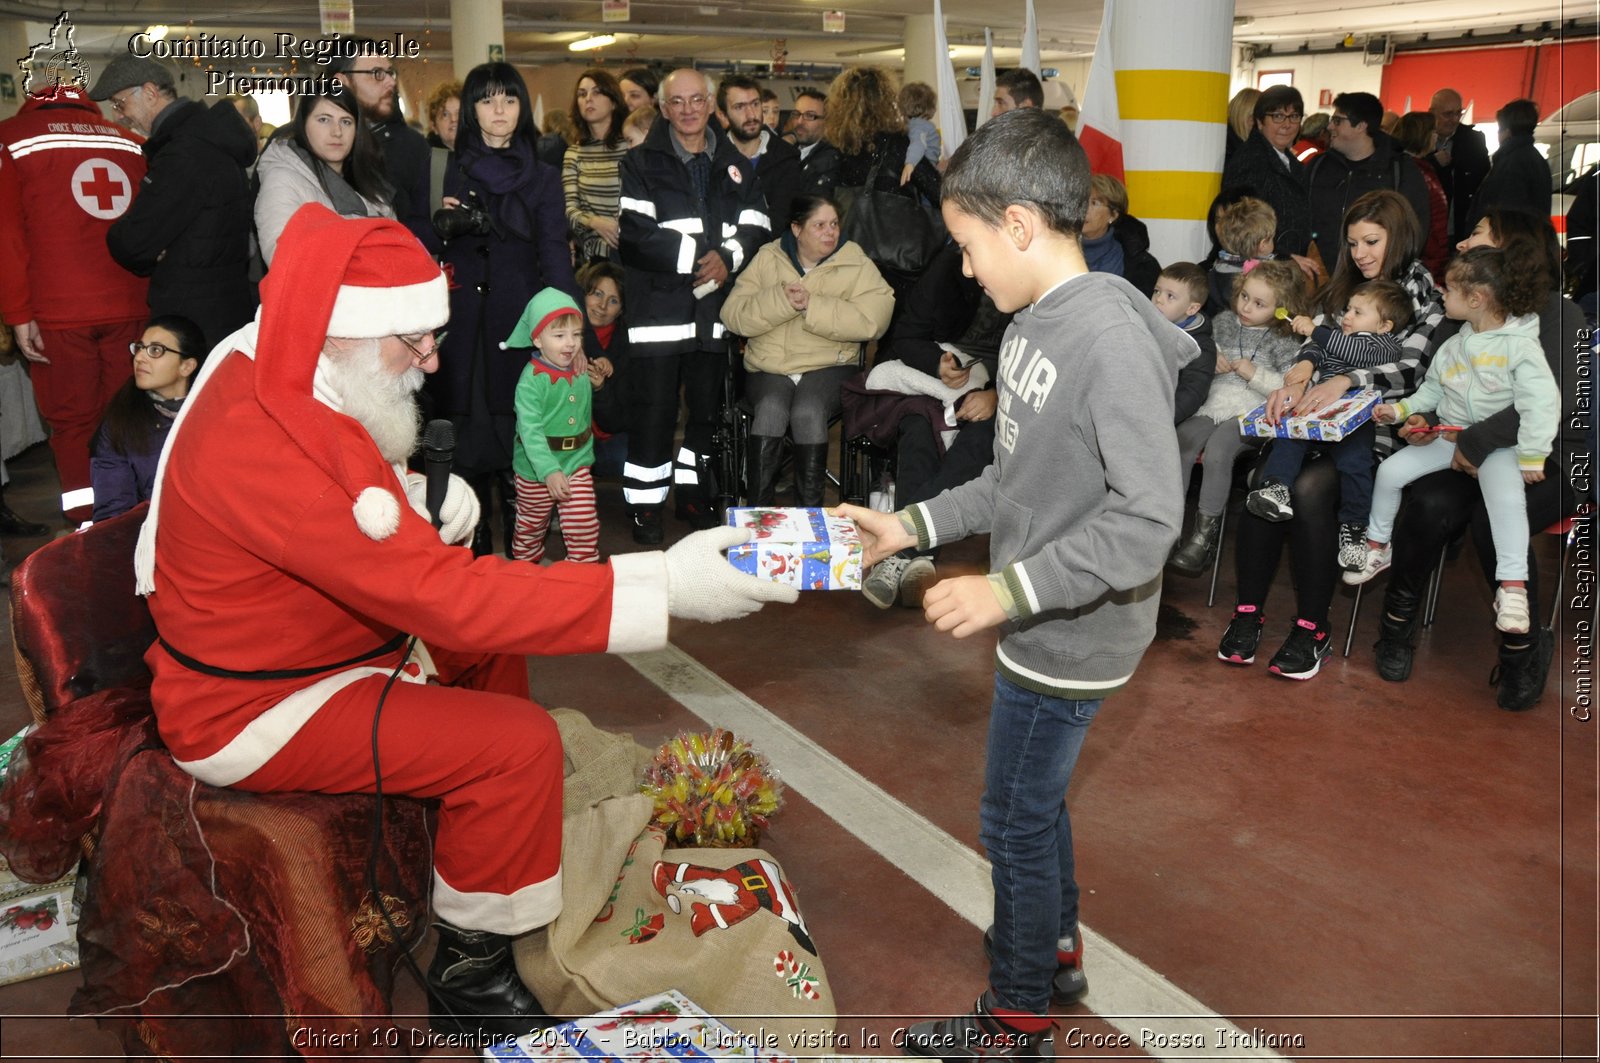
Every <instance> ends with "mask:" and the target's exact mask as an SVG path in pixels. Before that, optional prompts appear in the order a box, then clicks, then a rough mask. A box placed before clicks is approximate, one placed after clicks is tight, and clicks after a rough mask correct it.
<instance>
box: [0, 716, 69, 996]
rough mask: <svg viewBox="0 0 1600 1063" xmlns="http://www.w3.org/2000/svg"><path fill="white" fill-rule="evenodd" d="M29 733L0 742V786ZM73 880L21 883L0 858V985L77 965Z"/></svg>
mask: <svg viewBox="0 0 1600 1063" xmlns="http://www.w3.org/2000/svg"><path fill="white" fill-rule="evenodd" d="M29 730H31V728H24V729H23V730H22V732H21V733H20V734H17V735H15V736H14V737H12V738H9V739H7V740H6V741H5V742H3V743H0V785H3V784H4V782H5V778H6V775H7V774H8V772H9V771H10V768H11V758H12V755H13V754H14V753H15V752H16V749H17V747H18V746H19V745H21V744H22V739H23V738H24V737H25V736H26V735H27V733H28V731H29ZM77 880H78V876H77V875H76V874H71V875H68V876H66V877H65V878H63V879H60V880H58V881H56V882H49V883H45V884H44V885H39V884H36V883H33V882H24V881H22V880H21V879H19V878H17V876H16V875H14V874H12V873H11V868H10V867H9V866H8V865H7V864H6V861H5V857H0V985H9V984H10V983H12V982H20V981H23V980H24V979H28V978H38V977H39V976H40V975H45V974H54V973H55V972H56V971H65V970H69V969H71V968H73V967H76V966H78V901H77V896H76V888H77V884H78V882H77Z"/></svg>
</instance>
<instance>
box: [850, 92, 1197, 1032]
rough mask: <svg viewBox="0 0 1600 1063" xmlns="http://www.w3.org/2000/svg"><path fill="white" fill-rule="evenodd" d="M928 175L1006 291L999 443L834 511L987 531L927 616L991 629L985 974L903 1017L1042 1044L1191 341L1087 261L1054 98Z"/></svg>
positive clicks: (1142, 609) (1134, 661)
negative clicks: (967, 993)
mask: <svg viewBox="0 0 1600 1063" xmlns="http://www.w3.org/2000/svg"><path fill="white" fill-rule="evenodd" d="M941 191H942V198H943V204H944V205H943V212H944V220H945V224H946V225H947V226H948V227H949V230H950V235H951V238H952V239H954V240H955V242H956V243H957V244H958V245H959V246H960V247H961V250H962V254H963V258H964V266H965V271H966V272H967V274H968V275H969V276H973V277H976V278H977V280H978V283H979V284H981V285H982V286H983V288H984V290H985V291H986V292H987V293H988V294H989V296H990V297H991V298H992V299H993V300H994V303H995V306H996V307H998V308H999V309H1000V310H1001V312H1003V313H1011V312H1012V311H1015V312H1016V316H1015V317H1014V318H1013V319H1012V322H1011V326H1010V327H1009V328H1008V329H1007V330H1006V334H1005V339H1004V341H1003V342H1002V344H1001V348H1000V362H999V379H998V381H997V382H996V383H997V386H998V389H999V409H998V411H997V413H996V419H995V448H994V460H993V462H992V463H991V464H990V465H989V467H988V468H987V469H985V470H984V472H983V473H982V474H981V475H979V476H978V477H977V479H975V480H972V481H970V482H968V483H966V484H963V485H961V486H960V487H956V488H952V489H951V490H948V491H946V492H944V493H943V494H941V495H939V496H938V497H936V498H933V499H930V500H929V501H926V502H919V503H917V504H916V505H913V506H910V507H908V508H906V509H904V510H901V511H900V512H899V513H894V514H888V513H878V512H875V511H873V510H868V509H863V508H861V507H858V506H840V507H839V510H838V512H839V513H841V514H842V515H844V516H847V517H851V518H853V519H854V520H855V521H856V522H857V523H858V524H859V525H860V527H861V530H862V541H863V544H864V546H865V548H866V556H865V559H864V560H865V562H866V563H867V564H869V565H870V564H872V563H873V562H875V561H877V560H878V559H879V558H882V557H886V556H888V555H889V554H892V553H894V552H895V551H897V550H901V549H904V548H905V547H908V546H916V547H919V548H921V549H928V548H931V547H934V546H938V545H942V544H944V543H948V542H952V541H954V540H956V539H961V538H964V537H966V536H968V535H981V534H984V533H988V534H989V536H990V541H989V556H990V568H991V574H990V575H987V576H960V577H956V578H952V579H947V580H944V581H942V582H940V583H937V584H935V585H934V586H933V587H932V588H930V589H929V590H928V592H927V593H926V595H925V597H924V608H925V612H926V614H927V618H928V620H929V621H930V622H931V623H933V624H934V626H936V627H937V628H938V629H939V630H941V631H948V632H950V633H951V634H953V635H954V636H955V637H956V638H965V637H967V636H969V635H974V634H977V633H978V632H981V631H984V630H986V629H988V628H992V627H999V628H1000V629H1001V635H1000V645H999V649H998V652H997V654H996V662H995V673H996V674H995V693H994V702H993V706H992V708H991V711H990V722H989V738H988V752H987V763H986V767H985V777H984V794H983V799H982V803H981V808H980V822H981V833H982V838H983V842H984V846H985V847H986V848H987V850H988V854H989V859H990V862H991V863H992V865H993V869H994V870H993V878H994V889H995V912H994V915H995V921H994V926H993V927H992V928H990V930H989V931H988V932H987V933H986V934H985V942H986V944H987V945H988V948H989V952H990V958H991V967H990V971H989V988H988V990H987V991H986V992H985V993H984V994H983V996H981V997H980V998H979V999H978V1002H977V1004H976V1005H975V1007H974V1008H973V1010H972V1011H971V1012H969V1013H967V1014H965V1015H961V1016H957V1017H956V1018H953V1019H944V1020H940V1021H937V1022H923V1023H917V1024H916V1025H914V1026H912V1027H911V1028H910V1030H909V1031H908V1032H907V1034H906V1043H905V1047H906V1050H907V1051H908V1052H911V1053H913V1054H916V1055H922V1056H936V1057H941V1058H943V1059H947V1060H958V1059H963V1060H964V1059H971V1058H973V1057H975V1056H980V1055H981V1056H997V1055H998V1056H1013V1057H1029V1056H1039V1055H1052V1054H1053V1052H1051V1051H1050V1048H1051V1045H1050V1043H1049V1041H1050V1037H1051V1033H1050V1031H1051V1026H1052V1024H1051V1021H1050V1017H1049V1014H1048V1013H1049V1008H1050V1002H1051V999H1052V997H1054V998H1055V999H1056V1000H1058V1001H1065V1000H1074V999H1076V998H1077V997H1079V996H1081V995H1082V994H1083V992H1084V991H1085V989H1086V988H1087V985H1088V983H1087V981H1086V980H1085V978H1084V974H1083V969H1082V952H1083V949H1082V938H1081V936H1080V934H1079V931H1078V887H1077V883H1076V881H1075V879H1074V874H1073V854H1072V826H1071V821H1070V820H1069V818H1068V815H1067V809H1066V805H1065V803H1064V800H1065V797H1066V793H1067V786H1068V784H1069V782H1070V781H1071V778H1072V769H1073V766H1074V765H1075V764H1076V763H1077V759H1078V752H1079V750H1080V749H1081V748H1082V746H1083V739H1084V734H1085V732H1086V730H1087V728H1088V725H1089V723H1090V721H1091V720H1093V719H1094V716H1095V713H1096V712H1097V711H1098V710H1099V708H1100V705H1101V702H1102V701H1103V700H1104V699H1105V698H1106V697H1108V696H1109V695H1110V694H1112V693H1113V692H1115V691H1117V690H1119V689H1120V688H1121V687H1122V686H1123V685H1124V684H1126V683H1127V682H1128V680H1129V679H1130V678H1131V677H1132V675H1133V671H1134V669H1135V668H1136V667H1137V666H1138V663H1139V659H1140V658H1141V657H1142V656H1143V654H1144V650H1145V647H1147V646H1148V645H1149V644H1150V640H1151V639H1152V638H1153V637H1154V635H1155V626H1156V608H1157V605H1158V603H1159V600H1160V595H1161V569H1162V565H1163V564H1164V563H1165V561H1166V557H1167V551H1168V550H1169V549H1170V548H1171V546H1172V544H1173V542H1174V541H1175V540H1176V538H1177V536H1178V531H1179V527H1180V524H1181V522H1182V517H1183V496H1182V492H1181V491H1180V490H1179V487H1178V443H1177V436H1176V434H1175V432H1174V430H1173V426H1172V406H1173V392H1174V387H1175V384H1176V381H1177V374H1178V368H1179V366H1181V365H1184V364H1186V363H1187V362H1189V361H1190V360H1191V359H1193V358H1194V356H1195V354H1196V351H1197V348H1196V346H1195V343H1194V340H1192V339H1191V338H1189V336H1187V335H1186V334H1184V333H1182V332H1180V331H1178V330H1176V329H1174V328H1172V327H1171V325H1170V324H1168V323H1167V322H1166V321H1165V319H1163V318H1162V317H1161V315H1160V313H1159V312H1158V311H1157V310H1156V309H1155V307H1154V306H1152V305H1151V303H1150V301H1149V300H1148V299H1146V298H1145V297H1144V296H1143V295H1141V294H1140V293H1139V292H1138V291H1137V290H1136V289H1135V288H1134V287H1133V286H1132V285H1130V284H1128V283H1127V282H1126V281H1124V280H1123V279H1122V278H1121V277H1117V276H1113V275H1111V274H1106V273H1090V272H1089V270H1088V267H1087V265H1086V264H1085V262H1084V258H1083V250H1082V246H1081V242H1080V233H1081V230H1082V223H1083V218H1084V214H1085V212H1086V211H1087V209H1088V199H1089V165H1088V160H1087V158H1086V157H1085V156H1084V153H1083V149H1082V148H1081V147H1079V145H1078V142H1077V140H1076V139H1075V138H1074V137H1073V135H1072V133H1071V131H1070V130H1068V129H1067V127H1066V125H1065V124H1063V123H1062V122H1061V121H1060V120H1059V119H1057V118H1056V117H1055V116H1054V115H1052V114H1047V113H1045V112H1042V111H1039V110H1036V109H1026V108H1024V109H1019V110H1015V111H1011V112H1008V113H1006V114H1003V115H1001V116H999V117H998V118H995V119H993V120H991V121H989V122H987V123H985V124H984V126H983V127H982V128H981V129H979V130H978V132H977V133H976V134H974V135H973V136H972V137H970V138H968V140H967V141H966V142H965V144H963V145H962V147H961V149H960V150H959V151H957V152H956V155H955V157H954V158H953V159H952V160H951V162H950V166H949V170H948V171H947V172H946V174H945V178H944V184H943V187H942V190H941Z"/></svg>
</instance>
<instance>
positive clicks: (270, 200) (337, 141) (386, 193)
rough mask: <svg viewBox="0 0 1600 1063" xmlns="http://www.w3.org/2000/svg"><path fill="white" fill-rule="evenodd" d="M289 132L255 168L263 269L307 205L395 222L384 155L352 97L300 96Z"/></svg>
mask: <svg viewBox="0 0 1600 1063" xmlns="http://www.w3.org/2000/svg"><path fill="white" fill-rule="evenodd" d="M290 129H291V132H290V133H289V135H288V136H286V137H279V138H278V139H277V140H274V141H273V142H272V143H271V144H268V145H267V150H266V151H263V152H262V153H261V159H260V161H259V162H258V163H257V164H256V178H257V180H258V181H260V184H261V187H260V190H259V191H258V192H257V193H256V239H257V240H258V241H259V242H260V244H261V257H262V258H263V259H265V260H266V262H267V264H268V265H271V264H272V252H273V249H274V248H276V247H277V246H278V235H279V234H280V233H282V232H283V227H284V226H285V225H287V224H288V223H289V218H290V216H292V215H293V214H294V212H295V211H297V210H299V209H300V208H301V207H302V206H303V205H305V204H307V203H321V204H322V205H323V206H325V207H327V208H328V209H329V210H331V211H333V212H335V213H337V214H342V215H344V216H345V217H347V218H392V217H394V206H393V200H394V190H393V189H392V188H391V187H390V186H389V183H388V181H387V180H385V178H384V175H383V153H382V151H381V150H380V149H379V147H378V142H377V140H376V139H375V138H374V136H373V134H372V132H371V130H369V129H368V128H367V123H366V122H364V121H362V119H361V115H360V114H359V112H358V111H357V110H356V100H355V94H354V93H352V92H339V93H334V94H333V95H331V96H302V97H301V98H300V103H299V105H298V106H296V107H295V111H294V123H293V124H292V125H291V127H290Z"/></svg>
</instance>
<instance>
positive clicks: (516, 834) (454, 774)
mask: <svg viewBox="0 0 1600 1063" xmlns="http://www.w3.org/2000/svg"><path fill="white" fill-rule="evenodd" d="M261 304H262V305H261V313H260V316H259V318H258V320H257V322H256V323H254V324H252V325H250V326H247V327H246V328H245V329H241V330H240V331H239V332H237V333H235V334H234V335H233V336H231V337H229V338H228V340H226V341H224V343H223V344H221V345H220V346H219V347H218V348H217V350H216V351H215V352H213V354H212V356H211V358H210V359H209V360H208V363H207V365H206V368H205V370H204V371H203V373H202V374H201V378H200V380H199V382H198V383H196V385H195V387H194V389H193V391H192V393H191V396H190V398H189V400H188V402H187V403H185V405H184V408H183V411H182V413H181V415H180V417H179V419H178V421H177V423H176V424H175V425H174V427H173V429H172V432H171V434H170V437H169V439H168V441H167V444H166V448H165V450H164V452H163V454H162V457H161V468H160V471H159V472H158V474H157V486H156V493H155V497H154V499H153V500H152V504H151V509H150V514H149V518H148V520H147V521H146V524H145V527H144V531H143V535H142V537H141V540H140V544H139V551H138V555H137V557H136V570H137V575H138V580H139V586H140V590H141V592H142V593H147V594H151V598H150V611H151V614H152V615H153V616H154V618H155V622H156V627H157V629H158V631H159V633H160V639H159V641H158V642H157V644H156V645H155V646H153V647H152V648H151V649H150V652H149V654H148V655H147V661H148V663H149V665H150V670H151V672H152V674H153V675H154V677H155V678H154V686H153V689H152V697H153V700H154V704H155V714H156V719H157V721H158V724H159V726H160V730H161V734H162V737H163V738H164V739H165V740H166V742H167V745H168V746H169V747H170V749H171V750H172V753H173V756H174V757H175V758H176V759H177V761H178V763H179V764H180V765H181V766H182V767H183V768H184V769H185V770H186V771H188V772H189V773H191V774H192V775H194V776H196V777H197V778H199V779H202V780H204V781H206V782H208V783H212V784H214V785H218V786H232V787H237V788H239V789H243V790H253V791H275V790H307V791H326V792H336V793H351V792H371V791H372V790H373V789H374V778H375V777H377V778H381V779H382V789H383V792H384V793H388V794H410V795H414V796H418V797H426V798H435V799H437V800H438V801H439V802H440V806H439V817H438V837H437V839H436V842H435V847H434V889H433V902H434V907H435V912H436V915H437V917H438V929H439V950H438V953H437V954H436V956H435V959H434V962H433V965H432V966H431V968H430V969H429V971H428V990H429V996H430V1001H431V1003H432V1005H433V1010H434V1015H435V1021H436V1022H438V1023H441V1024H446V1025H448V1024H459V1021H460V1019H461V1018H462V1017H469V1018H468V1022H467V1023H466V1025H467V1026H468V1027H469V1028H482V1029H484V1030H486V1031H489V1032H492V1033H521V1032H525V1031H526V1030H527V1029H529V1028H531V1027H532V1026H534V1025H536V1019H537V1018H539V1017H542V1015H543V1012H542V1010H541V1009H540V1007H539V1004H538V1002H537V1001H536V1000H534V999H533V997H532V995H531V994H530V993H529V992H528V990H527V989H526V988H525V987H524V986H523V985H522V983H521V981H520V980H519V979H518V977H517V974H516V971H515V968H514V967H513V965H512V962H511V950H510V948H509V940H508V939H509V937H510V936H511V935H516V934H521V933H525V932H527V931H530V930H533V929H535V928H537V927H541V926H544V925H545V924H546V923H548V922H550V921H551V920H552V919H554V918H555V916H556V915H557V913H559V912H560V910H561V772H562V757H561V744H560V739H559V737H558V736H557V733H556V729H555V726H554V724H553V723H552V722H551V720H550V717H549V716H548V715H546V714H545V712H544V711H543V710H541V709H540V708H539V707H538V706H537V705H534V704H533V703H532V702H531V701H530V700H529V698H528V677H527V666H526V663H525V661H524V660H523V657H522V655H524V654H547V655H553V654H568V653H598V652H612V653H623V652H631V651H638V650H650V649H656V648H659V647H661V646H663V645H665V643H666V636H667V618H668V616H669V615H671V616H682V617H691V618H694V619H700V620H725V619H730V618H732V617H736V616H742V615H745V614H747V613H750V612H753V611H754V610H756V609H759V608H761V606H762V604H763V603H764V602H767V601H791V602H792V601H793V600H794V599H795V592H794V591H793V590H791V589H789V588H785V587H780V586H778V585H776V584H772V583H767V582H763V581H759V580H756V579H755V578H753V577H750V576H746V575H744V574H742V573H739V572H737V571H736V570H735V569H734V568H733V567H732V566H731V565H729V564H728V562H727V560H726V558H724V557H723V556H722V551H723V550H725V549H726V548H727V547H728V546H730V545H733V544H735V543H738V542H743V541H745V539H746V535H747V533H746V532H744V531H742V530H739V529H730V528H722V529H714V530H712V531H707V532H700V533H698V534H695V535H691V536H688V537H687V538H685V539H683V540H682V541H681V542H679V543H678V544H677V545H675V546H673V547H672V548H671V549H669V550H667V551H666V552H665V553H661V552H655V553H638V554H626V555H621V556H617V557H613V558H612V559H611V562H610V563H609V564H606V565H576V564H566V563H558V564H555V565H552V566H549V567H539V566H535V565H529V564H525V563H519V562H511V561H506V560H502V559H499V558H496V557H482V558H478V559H474V558H473V556H472V554H471V552H470V551H468V550H465V549H461V548H460V547H458V546H454V545H451V544H452V543H460V542H462V541H464V540H466V539H468V538H470V536H471V534H472V530H473V528H474V527H475V526H476V524H477V519H478V515H477V501H476V499H475V497H474V495H473V493H472V491H471V490H469V489H468V488H467V487H466V484H465V483H464V482H463V481H461V480H460V479H459V478H457V477H451V482H450V489H449V492H448V494H447V497H446V501H445V503H444V505H443V507H442V514H441V515H442V517H443V525H442V527H441V528H440V529H438V530H435V528H434V527H433V525H432V524H431V523H430V521H429V519H428V514H427V512H426V510H425V508H424V507H423V505H422V500H423V498H424V495H425V490H424V482H423V478H422V477H421V476H418V475H416V474H408V473H407V472H406V471H405V467H404V465H403V462H404V461H405V460H406V458H407V457H408V456H409V455H410V453H411V452H412V450H413V449H415V447H416V443H417V435H418V414H417V411H416V405H415V402H414V401H413V399H414V396H415V394H416V392H417V390H418V389H419V388H420V387H421V385H422V379H423V374H425V373H431V372H433V371H434V370H435V369H437V368H438V364H439V352H438V347H437V344H436V341H435V338H434V330H436V329H437V328H438V327H439V326H441V325H443V324H444V322H445V319H446V317H447V316H448V309H447V307H448V300H447V297H446V285H445V279H444V277H443V276H442V275H441V274H440V272H439V268H438V267H437V266H436V265H435V264H434V262H433V260H432V259H431V258H429V256H428V254H427V252H426V251H425V250H424V249H423V247H422V245H421V244H419V243H418V242H417V240H416V238H415V237H414V236H412V235H411V234H410V233H409V232H408V231H406V229H405V228H404V227H402V226H401V225H399V224H398V223H396V222H393V221H388V220H382V219H343V218H339V217H338V216H336V215H334V214H333V213H332V212H331V211H328V210H327V209H325V208H323V207H321V206H318V205H315V204H311V205H307V206H305V207H302V208H301V209H300V210H299V211H298V212H297V213H296V214H295V215H294V217H293V218H292V219H291V220H290V222H289V224H288V225H287V226H286V227H285V228H284V230H283V236H282V237H281V239H280V242H279V244H278V251H277V254H276V256H275V257H274V259H273V263H272V270H271V272H270V273H269V274H268V275H267V278H266V280H265V281H264V282H263V283H262V285H261ZM408 636H414V637H415V638H414V639H408ZM396 678H397V679H398V680H399V681H398V682H393V681H392V680H393V679H396ZM386 686H387V688H388V689H387V693H385V688H386ZM380 707H381V708H380ZM374 733H376V738H375V739H374ZM374 746H376V752H374ZM485 1016H497V1017H500V1018H497V1019H495V1020H490V1019H488V1018H484V1017H485Z"/></svg>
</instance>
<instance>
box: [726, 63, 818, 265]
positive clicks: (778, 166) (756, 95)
mask: <svg viewBox="0 0 1600 1063" xmlns="http://www.w3.org/2000/svg"><path fill="white" fill-rule="evenodd" d="M717 108H718V109H719V110H721V111H722V113H723V114H725V115H727V116H728V139H729V140H731V141H733V146H734V147H736V148H738V149H739V153H740V154H741V155H743V156H744V157H745V158H747V159H749V160H750V165H751V166H753V167H755V171H756V180H757V181H758V182H759V183H760V185H761V194H762V195H764V196H766V198H767V218H768V219H769V220H770V221H771V222H772V231H773V232H775V233H782V232H784V230H785V226H787V225H788V224H789V204H790V203H791V202H792V201H793V200H794V197H795V195H796V193H798V192H799V191H800V152H799V150H798V149H797V148H795V146H794V145H792V144H790V143H788V142H786V141H784V140H782V139H781V138H779V137H778V135H777V134H776V133H774V132H773V131H772V130H770V129H768V128H767V127H766V124H765V123H764V122H763V121H762V120H761V85H760V84H759V83H758V82H757V81H756V80H755V79H754V78H748V77H744V76H743V75H739V74H735V75H734V76H732V77H725V78H723V79H722V81H721V82H720V83H719V84H718V85H717Z"/></svg>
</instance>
